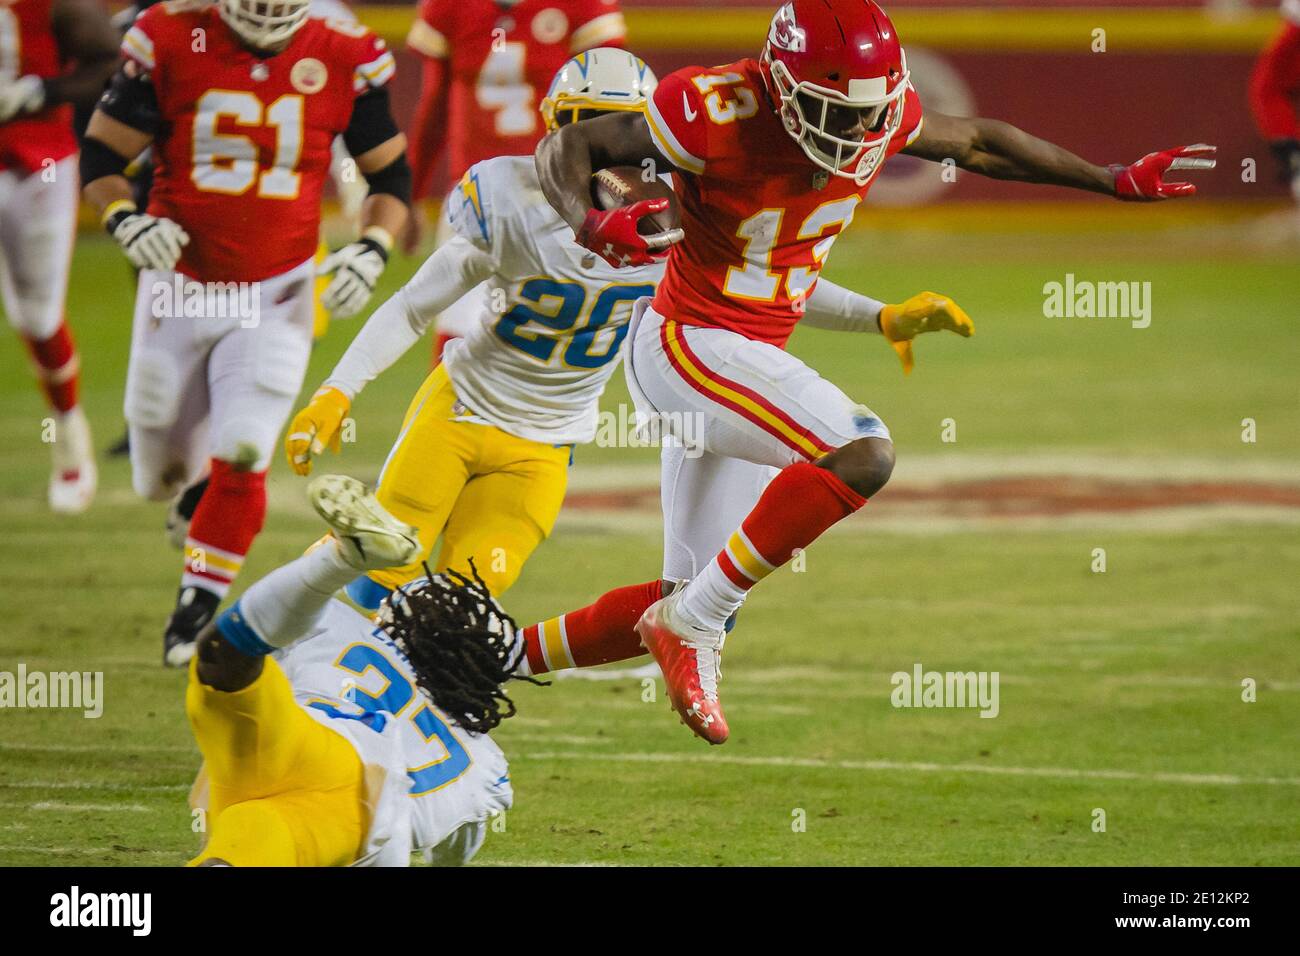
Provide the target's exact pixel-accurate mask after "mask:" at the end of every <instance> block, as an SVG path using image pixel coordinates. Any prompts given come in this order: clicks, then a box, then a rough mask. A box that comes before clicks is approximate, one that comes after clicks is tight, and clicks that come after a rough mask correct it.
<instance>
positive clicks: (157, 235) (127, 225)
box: [105, 209, 190, 272]
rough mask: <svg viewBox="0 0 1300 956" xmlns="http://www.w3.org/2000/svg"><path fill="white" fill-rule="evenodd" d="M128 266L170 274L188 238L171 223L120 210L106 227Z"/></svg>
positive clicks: (177, 226) (166, 220)
mask: <svg viewBox="0 0 1300 956" xmlns="http://www.w3.org/2000/svg"><path fill="white" fill-rule="evenodd" d="M105 226H106V227H107V229H108V233H109V235H111V236H112V237H113V238H114V239H116V240H117V241H118V244H119V245H121V247H122V250H123V251H124V252H125V253H126V257H127V258H128V259H130V260H131V265H133V266H135V267H136V268H137V269H153V270H155V271H158V272H172V271H174V270H175V269H176V263H177V262H179V261H180V258H181V250H182V249H183V248H184V247H185V246H186V245H188V244H189V241H190V235H189V233H187V232H186V231H185V230H184V229H182V228H181V227H180V226H179V225H177V224H176V223H174V222H172V221H171V220H170V219H161V218H159V217H157V216H150V215H148V214H147V213H140V212H133V211H129V210H125V209H124V210H122V211H120V212H118V213H116V214H115V215H113V216H112V217H111V218H110V219H109V220H108V222H106V223H105Z"/></svg>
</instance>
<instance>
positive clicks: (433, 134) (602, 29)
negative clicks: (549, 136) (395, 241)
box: [403, 0, 627, 362]
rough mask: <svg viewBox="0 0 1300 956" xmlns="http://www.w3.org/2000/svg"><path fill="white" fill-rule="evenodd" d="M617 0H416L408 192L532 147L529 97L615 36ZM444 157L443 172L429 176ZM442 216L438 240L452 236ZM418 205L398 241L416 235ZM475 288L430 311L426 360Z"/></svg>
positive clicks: (461, 320) (472, 309) (534, 121)
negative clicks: (417, 75) (435, 313)
mask: <svg viewBox="0 0 1300 956" xmlns="http://www.w3.org/2000/svg"><path fill="white" fill-rule="evenodd" d="M626 30H627V27H626V24H625V23H624V20H623V14H622V12H621V11H620V9H619V4H618V0H421V3H420V7H419V13H418V15H417V18H416V21H415V23H414V24H412V26H411V32H410V35H409V36H408V37H407V41H406V42H407V46H408V47H410V49H412V50H413V51H415V52H416V53H418V54H419V55H420V59H421V64H422V66H421V80H420V104H419V107H418V108H417V110H416V113H415V118H414V120H413V121H412V123H411V127H410V130H409V134H410V140H411V147H410V150H411V152H410V155H411V169H412V170H413V172H414V176H415V198H416V199H417V200H419V199H422V198H424V197H426V196H429V195H431V194H434V193H436V194H437V195H443V194H445V192H446V190H447V188H448V187H449V185H450V184H452V183H455V182H456V181H457V180H458V179H460V177H461V176H462V175H463V174H464V173H465V171H466V170H467V169H469V168H470V167H471V166H473V165H474V164H475V163H478V162H482V161H483V160H485V159H491V158H492V157H494V156H524V155H532V152H533V150H534V149H536V147H537V143H538V141H539V140H540V139H541V138H542V134H543V133H545V128H544V127H543V126H542V124H541V122H540V121H539V118H538V111H537V108H538V105H539V104H540V102H541V98H542V96H543V95H545V92H546V89H547V87H548V86H549V85H550V82H551V78H552V77H553V76H555V73H556V71H558V70H559V69H560V67H561V66H563V65H564V62H565V61H566V60H568V59H569V57H571V56H573V55H574V54H576V53H582V52H583V51H585V50H591V49H594V48H596V47H621V46H623V45H624V36H625V34H626ZM443 162H445V164H446V165H445V169H446V177H445V179H442V180H440V181H439V182H437V183H435V182H434V177H435V173H436V172H437V170H438V168H439V165H440V164H441V163H443ZM451 235H452V228H451V224H450V222H449V221H448V220H447V217H446V215H442V216H441V217H440V218H439V221H438V231H437V237H436V238H437V242H438V244H439V245H441V244H442V243H444V242H446V241H447V240H448V239H450V238H451ZM420 238H421V237H420V219H419V206H418V205H417V206H416V211H415V214H414V215H413V216H412V217H411V225H410V226H409V227H408V230H407V234H406V236H405V238H404V241H403V246H404V248H405V250H406V252H407V253H408V254H409V253H414V252H415V251H416V249H417V247H418V246H419V244H420ZM483 295H484V293H483V290H482V289H481V288H480V289H478V290H475V291H474V292H471V293H469V294H467V295H466V296H465V297H463V298H462V299H461V300H460V301H459V302H456V303H453V304H451V305H449V306H448V307H447V308H446V309H444V310H443V312H442V314H441V315H440V316H439V317H438V320H437V333H438V337H437V340H436V342H435V345H434V361H435V362H436V361H437V360H438V359H439V358H441V356H442V349H443V346H444V345H445V344H446V342H447V340H448V339H449V338H451V337H455V336H464V335H466V334H468V332H469V329H470V328H471V327H472V326H473V325H474V323H475V322H477V321H478V319H479V316H480V315H481V314H482V311H483Z"/></svg>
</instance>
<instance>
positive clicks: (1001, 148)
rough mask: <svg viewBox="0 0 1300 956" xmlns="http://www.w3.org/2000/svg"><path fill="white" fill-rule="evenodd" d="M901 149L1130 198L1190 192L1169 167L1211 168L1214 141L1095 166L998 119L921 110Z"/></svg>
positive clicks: (999, 175) (987, 172)
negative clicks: (915, 132) (917, 127)
mask: <svg viewBox="0 0 1300 956" xmlns="http://www.w3.org/2000/svg"><path fill="white" fill-rule="evenodd" d="M903 152H905V153H908V154H909V155H912V156H919V157H920V158H922V159H928V160H930V161H931V162H935V163H942V162H944V161H945V160H951V161H953V162H955V163H956V164H957V165H958V166H959V167H960V168H962V169H965V170H969V171H970V172H973V173H979V174H980V175H982V176H988V177H990V178H992V179H1009V180H1016V181H1019V182H1028V183H1040V184H1043V185H1050V186H1067V187H1069V188H1071V189H1082V190H1086V191H1088V192H1094V193H1100V194H1102V195H1105V196H1115V197H1117V198H1119V199H1129V200H1138V201H1142V200H1148V201H1149V200H1157V199H1169V198H1174V197H1178V196H1191V195H1194V194H1195V193H1196V186H1195V185H1193V184H1192V183H1188V182H1175V181H1167V180H1165V178H1164V174H1165V173H1166V172H1167V171H1176V170H1184V169H1185V170H1194V169H1213V168H1214V153H1215V149H1214V147H1213V146H1204V145H1196V146H1184V147H1181V148H1179V149H1171V150H1164V151H1162V152H1158V153H1152V154H1150V155H1148V156H1146V157H1144V158H1143V159H1141V160H1139V161H1138V162H1136V163H1133V164H1132V165H1129V166H1123V165H1115V166H1109V167H1107V166H1098V165H1097V164H1095V163H1090V162H1088V161H1087V160H1086V159H1083V158H1082V157H1079V156H1076V155H1075V154H1074V153H1072V152H1070V151H1069V150H1067V149H1064V148H1063V147H1060V146H1057V145H1056V144H1054V143H1049V142H1048V141H1047V140H1044V139H1039V138H1038V137H1037V136H1032V135H1030V134H1029V133H1026V132H1025V131H1024V130H1022V129H1018V128H1017V127H1015V126H1012V125H1011V124H1010V123H1004V122H1002V121H1001V120H993V119H983V118H980V117H969V118H967V117H960V116H949V115H946V114H944V113H936V112H933V111H930V112H928V113H926V114H925V123H924V126H923V127H922V129H921V133H920V135H919V136H917V138H916V139H915V140H914V141H913V142H912V144H911V145H910V146H908V147H906V148H905V149H904V150H903Z"/></svg>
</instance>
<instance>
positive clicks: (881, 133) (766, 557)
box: [537, 0, 1214, 744]
mask: <svg viewBox="0 0 1300 956" xmlns="http://www.w3.org/2000/svg"><path fill="white" fill-rule="evenodd" d="M898 152H906V153H908V154H911V155H914V156H920V157H922V158H923V159H928V160H932V161H934V162H942V161H944V160H947V159H951V160H952V161H955V162H956V164H957V165H958V166H960V167H961V168H963V169H967V170H970V171H972V172H978V173H982V174H984V175H986V176H992V177H994V178H999V179H1014V180H1022V181H1025V182H1034V183H1051V184H1055V185H1060V186H1070V187H1074V188H1077V189H1084V190H1089V191H1092V192H1096V193H1100V194H1103V195H1109V196H1114V197H1117V198H1119V199H1125V200H1135V201H1136V200H1145V201H1149V200H1157V199H1166V198H1171V197H1176V196H1188V195H1191V194H1193V193H1194V192H1195V191H1196V190H1195V186H1193V185H1192V184H1190V183H1186V182H1176V181H1171V179H1170V178H1169V177H1168V174H1169V173H1172V172H1176V171H1179V170H1184V169H1206V168H1210V167H1212V166H1213V165H1214V160H1213V158H1212V157H1213V155H1214V149H1213V147H1209V146H1191V147H1184V148H1181V149H1173V150H1167V151H1165V152H1159V153H1152V154H1151V155H1149V156H1146V157H1144V158H1143V159H1141V160H1139V161H1138V162H1136V163H1133V164H1131V165H1127V166H1111V167H1106V166H1097V165H1094V164H1092V163H1089V162H1087V161H1085V160H1083V159H1080V158H1079V157H1078V156H1075V155H1074V154H1072V153H1070V152H1067V151H1066V150H1064V149H1062V148H1060V147H1058V146H1054V145H1052V144H1051V143H1047V142H1044V141H1043V140H1041V139H1037V138H1035V137H1033V136H1030V135H1028V134H1027V133H1024V132H1022V131H1020V130H1018V129H1016V128H1015V127H1012V126H1009V125H1007V124H1006V123H1001V122H997V121H994V120H986V119H964V118H959V117H954V116H945V115H941V114H938V113H929V114H927V115H926V116H925V120H924V123H923V122H922V110H921V103H920V100H919V99H918V98H917V95H916V92H915V91H914V90H913V89H912V87H911V85H910V83H909V81H908V72H907V61H906V58H905V56H904V54H903V50H902V47H901V46H900V45H899V41H898V38H897V35H896V34H895V32H894V27H893V24H892V23H891V22H890V20H889V18H888V17H887V16H886V14H885V12H884V11H883V10H882V9H881V8H880V7H879V6H877V5H876V4H875V3H874V2H872V0H793V2H791V3H786V4H785V5H784V6H783V7H781V9H780V10H778V11H777V13H776V15H775V17H774V18H773V20H772V25H771V29H770V32H769V34H768V40H767V44H766V46H765V48H764V50H763V53H762V56H761V58H760V59H759V60H752V59H750V60H741V61H740V62H738V63H733V64H731V65H728V66H722V67H716V68H712V69H703V68H688V69H685V70H681V71H679V72H677V73H674V74H671V75H670V76H668V77H666V78H665V79H664V80H662V81H661V82H660V84H659V87H658V89H657V90H656V91H655V95H654V97H653V99H652V101H651V104H650V107H649V109H648V110H647V113H646V114H644V115H642V114H632V113H629V114H620V115H617V116H606V117H598V118H596V119H594V120H590V121H588V122H586V123H576V124H573V125H571V126H566V127H564V128H563V129H561V130H559V131H557V132H555V133H552V134H550V135H549V136H548V137H547V138H546V139H545V140H544V141H543V142H542V144H541V146H540V148H539V150H538V153H537V164H538V171H539V174H540V181H541V184H542V188H543V190H544V191H545V192H546V194H547V198H548V199H549V200H550V201H551V203H552V205H554V206H555V208H556V209H557V210H558V211H559V212H560V214H561V215H562V216H563V217H564V218H565V220H566V221H567V222H568V223H569V224H570V225H571V226H572V227H573V229H574V232H575V233H576V235H577V237H578V241H579V242H580V243H581V244H582V245H584V246H586V247H587V248H588V249H590V250H592V251H593V252H595V253H597V254H598V255H600V256H601V257H603V258H604V259H606V261H609V262H611V263H625V264H633V263H642V262H646V261H648V260H649V259H650V258H651V257H652V256H653V255H656V254H662V253H663V252H664V251H665V250H666V251H667V252H668V267H667V274H666V276H665V278H664V280H663V282H662V283H660V285H659V289H658V292H657V294H656V296H655V297H654V299H653V301H650V300H647V299H643V300H641V301H640V302H639V303H638V314H637V315H636V316H635V317H634V318H633V320H632V321H633V327H632V331H631V332H630V333H629V335H628V338H627V346H626V347H627V349H628V352H627V355H626V371H627V377H628V384H629V387H630V389H631V391H632V394H633V396H634V398H635V400H636V402H637V405H638V407H639V409H640V410H641V411H642V412H644V413H647V414H649V415H652V416H662V418H661V419H660V420H665V421H668V422H670V423H671V422H680V421H684V420H687V416H690V417H691V419H692V420H696V419H701V420H703V422H704V424H703V426H702V427H698V426H697V428H696V430H695V435H696V436H698V435H700V434H703V436H704V437H703V441H702V442H701V444H702V445H703V449H704V452H705V453H704V454H703V455H699V456H698V457H694V458H689V457H687V456H686V455H685V454H684V449H683V448H682V447H677V448H666V449H665V450H664V453H663V459H662V464H663V488H664V489H665V490H664V494H663V508H664V537H665V542H666V547H665V567H664V577H665V578H667V579H669V580H677V581H682V580H686V579H689V583H687V584H686V585H685V586H683V587H679V588H677V589H676V590H674V591H673V593H671V594H670V595H668V596H667V597H666V598H663V599H661V600H659V601H656V602H655V603H654V604H652V605H650V606H649V608H648V609H647V610H646V612H645V614H644V615H643V616H642V617H641V618H640V620H639V622H638V623H637V626H636V630H637V632H638V634H639V635H640V637H641V639H642V641H643V642H644V644H645V647H646V649H648V650H649V651H650V653H651V654H652V655H653V656H654V658H655V659H656V660H657V661H658V663H659V665H660V667H661V668H662V669H663V672H664V679H665V683H666V685H667V688H668V692H669V697H670V699H671V701H672V703H673V706H674V708H675V709H676V710H677V712H678V713H679V715H680V716H681V717H682V720H683V721H684V722H685V723H686V724H687V725H688V726H689V727H690V728H691V730H692V731H694V732H695V733H696V734H698V735H699V736H701V737H703V738H704V739H706V740H708V741H709V742H710V743H715V744H719V743H722V742H723V741H725V740H726V739H727V735H728V728H727V722H726V718H725V716H724V714H723V711H722V707H721V704H720V702H719V698H718V678H719V669H718V665H719V659H720V654H721V651H722V645H723V639H724V634H725V629H726V626H727V622H728V621H729V620H730V619H731V618H732V616H733V615H734V614H735V613H736V611H737V610H738V609H739V607H740V605H741V604H742V603H743V601H744V600H745V597H746V595H747V593H748V592H749V589H750V588H751V587H752V586H753V585H754V584H755V583H757V582H758V581H760V580H762V578H763V577H764V576H766V575H767V574H769V573H771V572H772V571H773V570H775V569H776V568H778V567H780V566H781V565H783V564H785V563H786V562H787V561H789V560H790V559H791V556H792V554H793V553H794V552H797V551H799V550H801V549H803V548H806V547H808V545H810V544H811V543H812V542H813V541H814V540H816V539H817V537H818V536H820V535H821V533H822V532H823V531H825V530H826V529H827V528H829V527H830V526H831V525H833V524H835V523H836V522H838V521H840V520H842V519H843V518H845V517H847V516H849V515H851V514H853V513H854V512H855V511H857V510H858V509H860V508H861V507H862V506H863V505H864V504H866V502H867V500H868V499H869V498H870V497H871V496H872V495H873V494H875V493H876V492H877V491H878V490H880V488H881V487H883V486H884V484H885V483H886V482H887V481H888V480H889V477H890V474H891V472H892V470H893V466H894V449H893V444H892V442H891V441H890V436H889V430H888V429H887V428H886V427H885V425H884V423H883V422H881V420H880V419H879V418H878V417H877V416H876V415H875V414H873V413H872V412H871V411H870V409H868V408H867V407H866V406H865V405H862V404H859V403H857V402H855V401H853V400H852V399H850V398H849V397H848V396H846V395H845V394H844V393H843V392H841V391H840V389H838V388H837V387H836V386H834V385H832V384H831V383H830V382H828V381H826V380H825V379H823V378H822V377H821V376H819V375H818V374H817V373H816V372H815V371H814V370H812V369H811V368H809V367H808V366H806V365H804V363H802V362H801V361H799V360H798V359H797V358H795V357H794V356H792V355H790V354H789V353H787V352H786V351H784V348H783V346H784V345H785V342H786V339H787V338H788V337H789V335H790V333H791V331H792V330H793V328H794V325H795V323H796V322H797V321H799V319H800V318H801V315H802V313H803V312H804V311H806V310H805V308H804V305H805V303H806V301H808V300H809V299H810V298H811V297H814V296H818V295H819V293H818V288H817V276H818V273H819V272H820V270H821V268H822V266H823V264H824V263H825V261H826V257H827V255H828V254H829V253H830V250H831V246H832V245H833V243H834V241H835V237H836V236H837V235H838V234H839V233H840V231H841V230H843V229H844V228H845V227H846V226H847V225H848V223H849V222H850V220H851V219H852V218H853V215H854V213H855V212H856V211H857V208H858V206H859V204H860V203H861V202H862V200H863V198H865V196H866V194H867V191H868V189H870V187H871V183H872V181H873V180H874V179H875V177H876V176H877V174H878V173H879V171H880V169H881V166H882V165H883V164H884V162H885V161H886V160H887V159H888V157H890V156H892V155H893V154H895V153H898ZM647 158H649V159H651V160H653V161H654V162H655V163H657V164H661V167H662V166H663V165H666V166H668V167H669V168H672V169H675V170H676V171H677V172H678V173H679V174H680V185H679V187H678V194H679V196H680V198H681V205H682V228H681V230H675V231H671V232H664V233H659V234H656V235H652V236H649V237H646V236H642V235H640V234H639V233H638V231H637V223H638V221H639V219H640V218H641V217H642V216H644V215H646V214H648V213H653V212H657V211H660V210H661V209H662V207H663V206H664V205H665V204H666V201H665V200H646V201H643V202H641V203H637V204H634V205H631V206H628V207H623V208H618V209H612V210H608V211H601V210H596V209H593V208H592V200H591V189H590V180H591V173H592V170H593V169H599V168H603V167H609V166H620V165H639V164H640V163H641V162H642V161H643V160H645V159H647ZM841 297H842V299H843V301H842V303H841V308H840V309H839V314H840V315H841V317H842V321H841V322H840V323H839V324H838V327H841V328H853V327H856V328H859V329H861V330H862V331H864V332H875V333H880V334H882V335H883V336H884V337H885V338H886V339H887V340H888V341H889V342H890V343H891V344H893V345H894V346H895V347H896V348H897V350H898V351H899V353H900V355H901V356H902V358H903V362H904V367H905V368H908V367H910V364H911V356H912V353H911V341H912V339H914V338H915V337H916V336H917V335H918V334H920V333H923V332H933V331H938V330H952V331H955V332H958V333H959V334H963V335H970V334H971V332H972V331H973V329H972V328H971V325H970V320H969V319H968V318H966V316H965V315H964V314H962V313H960V312H959V310H955V309H954V308H953V307H952V305H951V303H949V302H947V300H944V299H942V298H940V297H937V296H929V295H922V296H918V297H916V299H914V300H910V301H909V302H908V303H905V304H904V305H903V306H902V307H883V306H882V305H881V303H878V302H873V301H872V300H870V299H867V298H866V297H864V296H858V295H855V294H853V293H847V292H843V293H842V294H841ZM819 305H820V304H819ZM817 311H818V313H823V312H824V311H825V310H824V309H823V308H821V307H819V309H818V310H817ZM681 437H682V438H683V439H684V441H685V440H687V439H689V438H690V437H691V436H690V435H689V434H687V435H684V436H681ZM696 440H697V441H699V439H698V438H697V439H696ZM696 450H697V451H698V450H699V449H696ZM773 475H774V477H771V476H773ZM769 478H770V480H769ZM669 489H671V491H670V490H669ZM624 592H625V593H626V590H625V589H624ZM641 593H644V594H652V593H653V589H652V588H643V589H642V592H641ZM616 603H617V602H616ZM625 603H626V602H622V604H619V606H618V607H617V608H616V609H615V610H616V612H617V613H612V614H611V617H610V620H611V626H612V627H624V628H625V627H626V624H627V616H626V614H625V613H624V612H625V611H626V607H624V606H622V605H623V604H625Z"/></svg>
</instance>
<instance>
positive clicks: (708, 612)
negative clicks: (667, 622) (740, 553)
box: [677, 558, 749, 631]
mask: <svg viewBox="0 0 1300 956" xmlns="http://www.w3.org/2000/svg"><path fill="white" fill-rule="evenodd" d="M748 595H749V592H748V591H747V590H742V589H741V588H738V587H736V585H735V584H733V583H732V581H731V579H730V578H729V577H727V575H726V574H725V573H724V572H723V570H722V568H721V567H720V566H719V564H718V559H717V558H714V559H713V560H712V561H710V562H709V563H708V565H707V566H706V567H705V568H704V570H703V571H702V572H701V573H700V575H699V576H698V577H696V578H695V579H694V580H693V581H691V582H690V583H689V584H687V585H686V589H685V590H684V591H683V592H682V597H681V601H680V602H679V603H678V605H677V610H678V611H679V612H680V614H681V617H682V619H683V620H684V621H685V622H686V623H687V624H691V625H693V626H695V627H699V628H703V629H704V630H707V631H720V630H722V628H723V626H724V625H725V624H726V623H727V618H729V617H731V615H733V614H735V613H736V611H738V610H740V606H741V605H742V604H744V603H745V598H746V597H747V596H748Z"/></svg>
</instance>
